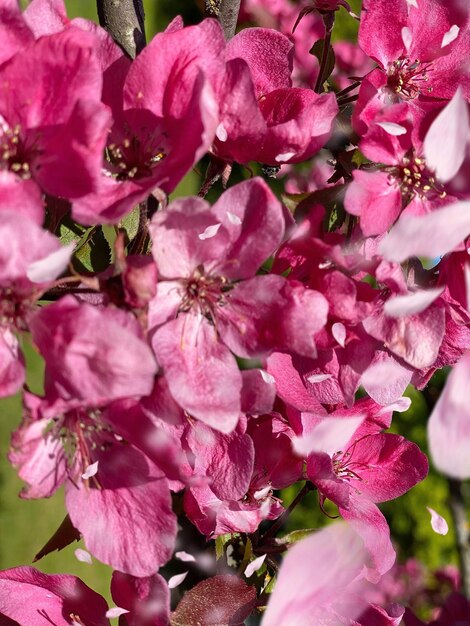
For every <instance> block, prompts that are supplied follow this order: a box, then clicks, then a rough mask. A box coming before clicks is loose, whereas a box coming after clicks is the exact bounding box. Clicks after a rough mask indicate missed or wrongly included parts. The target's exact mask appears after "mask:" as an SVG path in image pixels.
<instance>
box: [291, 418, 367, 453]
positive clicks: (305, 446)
mask: <svg viewBox="0 0 470 626" xmlns="http://www.w3.org/2000/svg"><path fill="white" fill-rule="evenodd" d="M364 417H365V416H364V415H356V416H354V417H340V418H335V417H325V418H324V419H323V420H322V421H321V422H320V424H319V425H318V426H316V427H315V428H314V429H313V430H312V431H311V432H309V433H308V435H304V436H302V437H294V439H293V440H292V446H293V448H294V450H295V452H296V453H297V454H298V455H299V456H301V457H304V458H305V457H307V456H308V455H309V454H311V453H312V452H326V453H327V454H329V455H330V456H332V455H333V454H334V453H335V452H337V451H338V450H343V449H344V445H345V444H346V443H347V442H348V441H349V440H350V439H351V437H352V436H353V435H354V433H355V432H356V430H357V429H358V428H359V426H360V425H361V424H362V422H363V421H364Z"/></svg>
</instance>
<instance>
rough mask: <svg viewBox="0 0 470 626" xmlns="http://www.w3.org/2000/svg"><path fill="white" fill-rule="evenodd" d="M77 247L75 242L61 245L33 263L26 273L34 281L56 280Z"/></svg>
mask: <svg viewBox="0 0 470 626" xmlns="http://www.w3.org/2000/svg"><path fill="white" fill-rule="evenodd" d="M74 249H75V244H74V243H71V244H69V245H68V246H61V247H60V248H59V249H58V250H55V251H54V252H51V253H50V254H49V255H48V256H46V257H44V258H43V259H40V260H39V261H35V262H34V263H31V265H30V266H29V267H28V269H27V270H26V275H27V277H28V278H29V280H30V281H31V282H32V283H43V282H48V281H50V280H54V279H55V278H57V277H58V276H60V275H61V274H62V272H64V271H65V269H66V268H67V265H68V263H69V261H70V258H71V256H72V254H73V251H74Z"/></svg>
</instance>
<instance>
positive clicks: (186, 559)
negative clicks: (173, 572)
mask: <svg viewBox="0 0 470 626" xmlns="http://www.w3.org/2000/svg"><path fill="white" fill-rule="evenodd" d="M175 557H176V558H177V559H179V560H180V561H183V563H196V557H194V556H193V555H192V554H189V553H188V552H184V550H181V551H179V552H175Z"/></svg>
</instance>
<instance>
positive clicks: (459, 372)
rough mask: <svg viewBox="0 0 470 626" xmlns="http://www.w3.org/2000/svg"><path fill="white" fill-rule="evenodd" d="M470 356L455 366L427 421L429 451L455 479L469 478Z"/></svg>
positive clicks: (445, 472) (438, 464)
mask: <svg viewBox="0 0 470 626" xmlns="http://www.w3.org/2000/svg"><path fill="white" fill-rule="evenodd" d="M469 379H470V353H468V352H467V354H465V355H464V356H463V357H462V359H461V360H460V361H459V362H458V363H457V365H455V366H454V367H453V369H452V371H451V373H450V374H449V377H448V378H447V381H446V384H445V387H444V390H443V391H442V393H441V395H440V397H439V400H438V401H437V403H436V405H435V406H434V409H433V411H432V413H431V417H430V418H429V421H428V440H429V449H430V452H431V457H432V460H433V462H434V465H435V466H436V467H437V469H438V470H439V471H441V472H442V473H443V474H446V475H448V476H452V477H453V478H459V479H461V480H464V479H466V478H470V454H469V453H468V451H469V449H470V404H469V403H468V401H467V390H468V381H469Z"/></svg>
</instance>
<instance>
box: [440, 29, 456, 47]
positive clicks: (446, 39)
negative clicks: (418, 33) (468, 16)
mask: <svg viewBox="0 0 470 626" xmlns="http://www.w3.org/2000/svg"><path fill="white" fill-rule="evenodd" d="M459 32H460V28H459V27H458V26H457V24H454V25H453V26H451V27H450V28H449V30H448V31H447V32H446V33H444V36H443V38H442V43H441V48H445V46H448V45H449V44H450V43H452V42H453V41H455V40H456V39H457V37H458V36H459Z"/></svg>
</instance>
